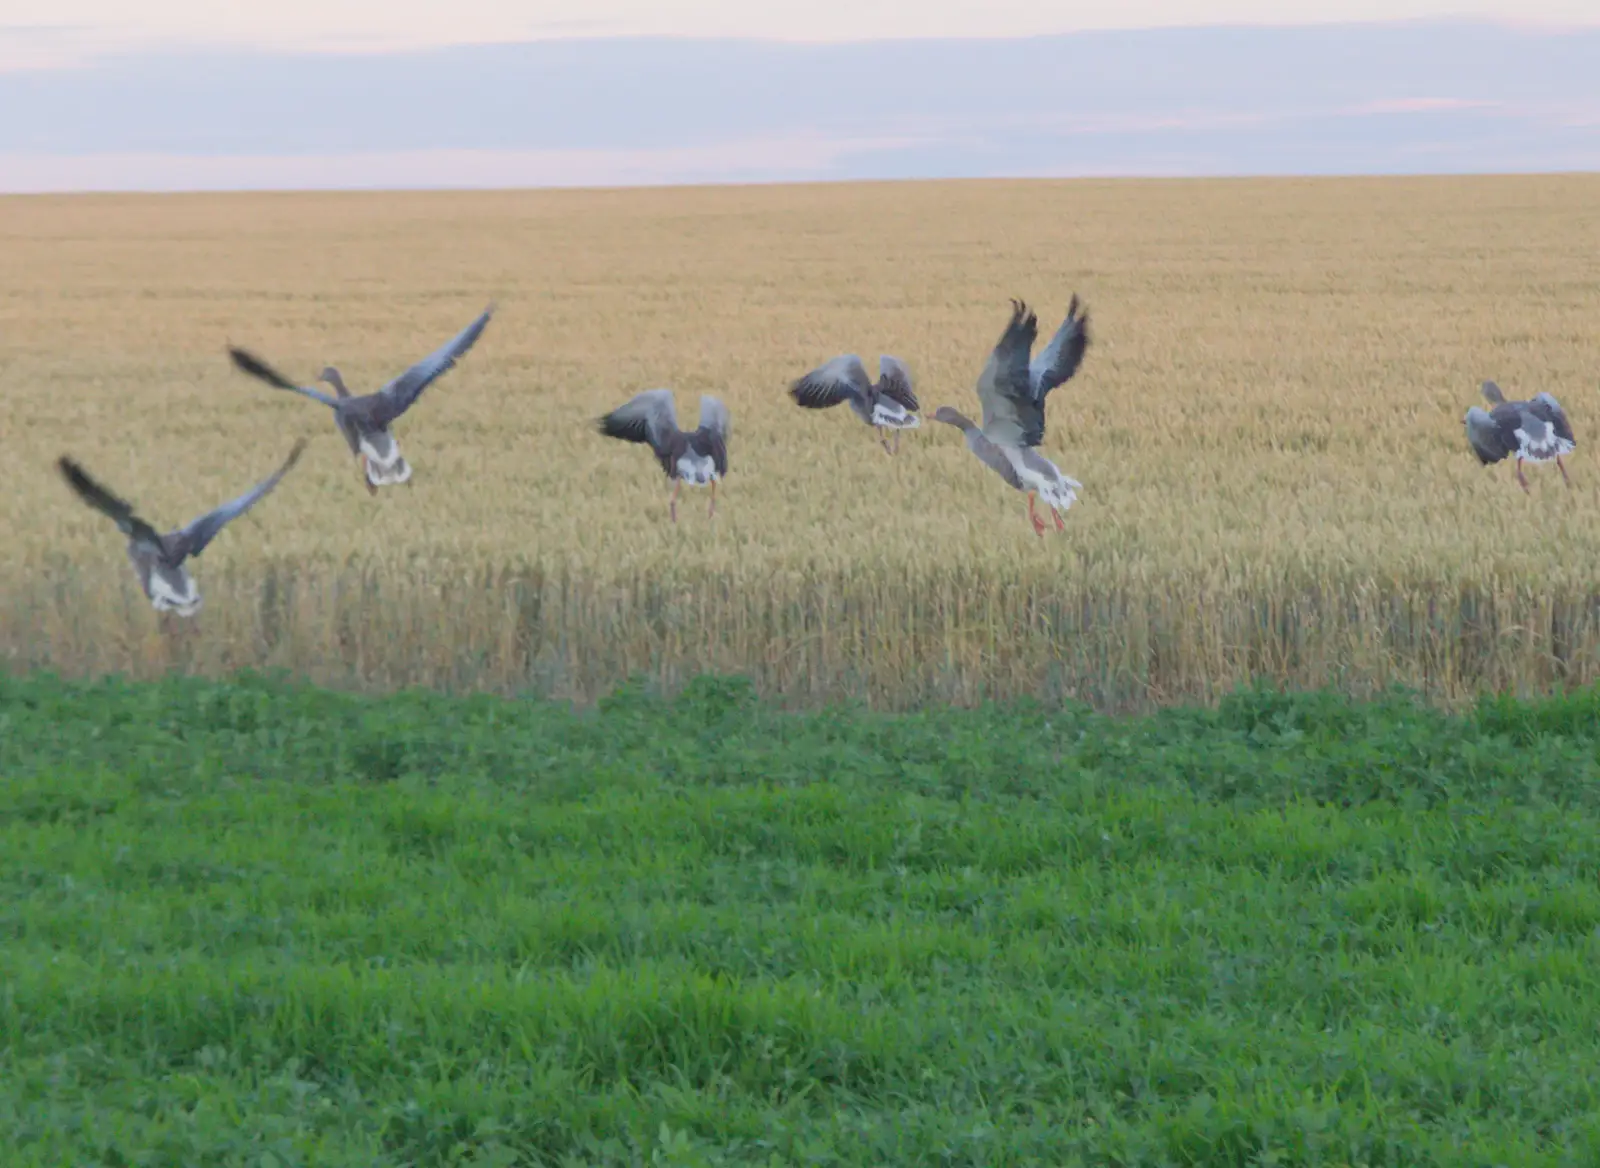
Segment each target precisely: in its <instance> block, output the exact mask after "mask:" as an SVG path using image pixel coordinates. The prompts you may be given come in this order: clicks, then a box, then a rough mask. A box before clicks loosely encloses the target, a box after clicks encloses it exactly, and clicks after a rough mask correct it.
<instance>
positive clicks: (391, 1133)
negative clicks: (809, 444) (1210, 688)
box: [0, 677, 1600, 1168]
mask: <svg viewBox="0 0 1600 1168" xmlns="http://www.w3.org/2000/svg"><path fill="white" fill-rule="evenodd" d="M0 775H3V779H0V881H3V885H0V1132H4V1133H6V1152H5V1156H4V1160H5V1162H6V1163H7V1164H8V1165H18V1166H24V1165H26V1166H41V1168H42V1166H48V1168H59V1166H60V1165H64V1164H114V1165H134V1164H137V1165H151V1166H157V1165H159V1166H162V1168H167V1166H171V1165H251V1166H252V1168H255V1166H260V1165H307V1166H311V1165H317V1166H345V1165H348V1166H352V1168H353V1166H356V1165H359V1166H361V1168H372V1166H374V1165H463V1166H465V1165H477V1166H490V1165H496V1166H501V1168H507V1166H510V1165H521V1164H529V1165H532V1164H552V1165H555V1164H561V1165H567V1164H573V1165H576V1164H586V1165H601V1164H605V1165H611V1164H618V1165H621V1164H681V1165H701V1164H704V1165H714V1164H762V1165H777V1164H859V1165H883V1164H970V1165H983V1166H989V1165H1013V1164H1039V1165H1067V1164H1086V1165H1087V1164H1095V1165H1098V1164H1169V1163H1170V1164H1240V1165H1243V1164H1291V1163H1292V1164H1434V1163H1451V1164H1455V1163H1459V1164H1484V1165H1487V1164H1494V1163H1504V1164H1515V1165H1519V1166H1520V1165H1538V1164H1567V1163H1594V1162H1596V1161H1597V1159H1600V1098H1597V1095H1600V1088H1597V1086H1596V1084H1597V1083H1600V1074H1597V1073H1596V1068H1597V1067H1600V889H1597V886H1596V879H1595V873H1596V871H1597V870H1600V781H1597V780H1600V692H1583V693H1580V694H1577V695H1573V696H1568V697H1563V698H1554V699H1547V700H1541V701H1530V702H1519V701H1514V700H1511V699H1495V700H1487V701H1485V702H1483V703H1481V704H1480V705H1479V706H1478V707H1476V708H1475V709H1473V710H1472V711H1470V712H1468V713H1466V714H1464V715H1460V716H1455V715H1450V714H1446V713H1442V712H1438V711H1434V710H1430V709H1426V708H1423V707H1421V706H1419V705H1417V704H1415V703H1414V702H1412V701H1411V700H1410V699H1408V698H1407V697H1405V696H1404V695H1398V694H1397V695H1391V696H1387V697H1385V698H1383V699H1381V700H1378V701H1374V702H1370V703H1358V702H1353V701H1351V700H1348V699H1346V698H1342V697H1338V696H1333V695H1330V694H1312V695H1292V696H1283V695H1278V694H1274V693H1270V692H1266V691H1247V692H1241V693H1239V694H1237V695H1235V696H1234V697H1232V698H1230V699H1228V700H1227V701H1225V702H1223V703H1222V704H1221V706H1220V708H1217V709H1214V710H1169V711H1165V712H1162V713H1158V714H1154V715H1151V716H1148V717H1141V718H1137V719H1122V720H1118V719H1111V718H1107V717H1103V716H1100V715H1096V714H1094V713H1091V712H1089V711H1088V710H1086V709H1080V708H1069V709H1060V708H1045V707H1043V706H1038V705H1015V706H1006V707H991V708H986V709H979V710H968V711H962V710H938V711H930V712H926V713H922V714H916V715H902V716H886V715H879V714H871V713H866V712H861V711H854V710H851V711H844V710H829V711H824V712H820V713H814V714H806V715H795V714H788V713H782V712H779V711H776V710H774V709H771V708H769V707H767V706H764V705H762V704H760V703H759V702H757V701H756V700H755V699H754V698H753V696H752V694H751V691H750V689H749V688H748V687H747V686H745V685H743V684H742V683H740V682H737V681H730V680H723V679H702V680H701V681H699V682H696V683H694V684H693V685H691V686H690V687H689V688H688V690H687V691H686V692H684V693H683V694H681V695H680V696H679V697H677V698H676V699H675V700H673V701H671V702H670V703H669V702H664V701H658V700H656V699H654V698H652V697H650V696H649V695H647V694H646V693H644V692H643V691H641V690H638V689H625V690H623V691H620V692H619V693H617V694H616V695H614V696H613V697H612V698H610V699H609V700H607V701H606V702H604V703H603V704H602V706H601V707H600V708H599V709H598V710H597V711H594V712H592V713H574V712H571V711H569V710H567V709H565V708H563V707H560V706H556V705H552V704H546V703H538V702H532V701H506V700H502V699H496V698H490V697H486V696H478V697H467V698H455V697H444V696H439V695H432V694H422V693H408V694H401V695H398V696H394V697H390V698H373V697H360V696H351V695H346V694H339V693H332V692H325V691H321V690H317V689H313V688H310V687H306V686H301V685H297V684H294V683H290V682H286V681H277V680H267V679H261V678H242V679H238V680H235V681H232V682H230V683H227V684H216V683H208V682H203V681H197V680H171V681H167V682H160V683H153V684H149V685H133V684H127V683H122V682H102V683H94V684H76V683H67V682H63V681H60V680H57V679H54V678H50V677H29V678H25V679H17V678H10V679H6V678H0Z"/></svg>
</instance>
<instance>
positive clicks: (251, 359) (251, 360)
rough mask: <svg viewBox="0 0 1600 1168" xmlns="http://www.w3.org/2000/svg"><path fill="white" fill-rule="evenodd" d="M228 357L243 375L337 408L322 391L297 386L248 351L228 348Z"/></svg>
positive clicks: (234, 347)
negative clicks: (245, 374) (246, 374)
mask: <svg viewBox="0 0 1600 1168" xmlns="http://www.w3.org/2000/svg"><path fill="white" fill-rule="evenodd" d="M228 356H229V357H231V358H233V364H234V367H235V368H237V369H238V370H239V371H240V372H241V373H248V374H249V375H250V376H251V377H254V378H256V379H257V380H260V381H265V382H266V383H267V384H268V385H270V386H273V387H274V388H276V389H287V390H289V391H290V392H292V393H300V394H304V395H305V396H306V397H309V398H311V399H313V400H314V401H319V402H321V403H322V404H323V405H325V406H333V407H337V406H338V404H339V403H338V402H337V401H335V400H334V399H333V398H331V397H329V396H328V395H327V394H325V393H323V392H321V391H320V390H316V389H312V388H311V387H310V386H306V385H296V384H295V383H294V382H292V381H290V380H289V379H288V378H287V377H285V376H284V375H283V374H281V373H279V372H278V371H277V370H276V369H274V368H273V367H272V366H271V365H268V364H267V363H266V362H265V361H263V360H262V359H261V358H260V357H257V356H256V355H255V354H254V353H252V352H250V351H249V350H247V349H240V348H237V347H236V346H234V345H229V346H228Z"/></svg>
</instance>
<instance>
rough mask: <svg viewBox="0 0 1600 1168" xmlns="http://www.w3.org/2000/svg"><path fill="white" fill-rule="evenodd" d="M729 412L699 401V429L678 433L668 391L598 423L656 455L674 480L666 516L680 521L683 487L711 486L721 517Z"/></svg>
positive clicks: (706, 397) (637, 400) (705, 397)
mask: <svg viewBox="0 0 1600 1168" xmlns="http://www.w3.org/2000/svg"><path fill="white" fill-rule="evenodd" d="M728 423H729V417H728V407H727V406H725V405H723V404H722V402H721V401H720V400H718V399H717V398H714V397H712V396H711V395H710V394H706V393H703V394H701V395H700V427H699V429H696V430H693V431H691V432H689V433H687V434H686V433H684V432H683V431H682V430H680V429H678V414H677V411H676V410H675V409H674V408H673V404H672V391H671V390H670V389H647V390H645V391H643V392H642V393H637V394H635V395H634V396H633V397H631V398H629V399H628V400H627V401H626V402H624V403H623V404H622V405H620V406H618V407H617V408H616V409H614V410H612V411H611V412H610V413H609V414H607V415H605V417H603V418H601V419H600V420H599V422H598V423H597V425H598V427H599V430H600V433H602V434H604V435H605V436H606V437H607V438H620V439H622V440H623V441H624V442H643V443H645V444H647V445H648V446H649V447H650V449H651V450H653V451H655V455H656V459H657V460H658V461H659V462H660V463H661V469H662V470H664V471H666V472H667V477H668V478H669V479H671V480H672V495H671V498H670V499H669V500H668V504H667V510H668V511H669V512H670V513H671V515H672V521H673V522H674V523H676V522H677V521H678V490H679V488H680V487H682V486H683V484H684V483H689V484H691V485H693V486H696V487H703V486H705V485H706V484H708V483H709V484H710V485H711V507H710V509H709V510H708V511H707V512H706V514H707V515H715V514H716V513H717V483H718V482H719V481H721V479H722V476H723V475H725V474H727V473H728Z"/></svg>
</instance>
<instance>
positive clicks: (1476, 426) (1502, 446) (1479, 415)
mask: <svg viewBox="0 0 1600 1168" xmlns="http://www.w3.org/2000/svg"><path fill="white" fill-rule="evenodd" d="M1514 428H1515V424H1514V423H1513V425H1512V426H1511V427H1509V428H1508V427H1506V426H1503V425H1502V424H1501V420H1500V419H1497V418H1496V417H1495V416H1494V415H1493V414H1491V413H1489V411H1488V410H1486V409H1484V408H1483V407H1482V406H1473V407H1472V408H1471V409H1469V410H1468V411H1467V441H1468V442H1470V443H1471V444H1472V451H1473V453H1474V454H1476V455H1477V456H1478V461H1479V462H1480V463H1482V464H1483V465H1485V466H1487V465H1488V464H1489V463H1491V462H1499V461H1500V460H1501V459H1502V458H1505V457H1506V455H1508V454H1510V453H1512V452H1513V451H1514V450H1516V449H1517V439H1516V436H1515V435H1514V434H1513V433H1509V432H1508V429H1514Z"/></svg>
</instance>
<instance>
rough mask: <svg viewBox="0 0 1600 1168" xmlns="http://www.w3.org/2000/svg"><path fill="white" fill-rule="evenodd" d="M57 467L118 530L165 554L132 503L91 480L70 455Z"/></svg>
mask: <svg viewBox="0 0 1600 1168" xmlns="http://www.w3.org/2000/svg"><path fill="white" fill-rule="evenodd" d="M56 467H57V468H58V469H59V470H60V471H61V474H62V477H63V478H65V479H66V480H67V485H68V486H69V487H71V488H72V489H73V491H75V492H76V493H77V495H78V498H80V499H82V500H83V501H84V502H85V503H87V504H88V505H89V506H91V507H93V508H94V509H95V510H96V511H98V512H100V513H101V514H102V515H105V516H108V517H109V518H110V519H111V520H112V522H114V523H115V524H116V525H117V529H118V530H119V531H121V532H122V534H123V535H126V536H127V537H128V538H129V539H130V540H132V541H133V542H134V543H136V544H140V545H142V546H145V547H147V548H149V549H150V550H152V551H154V552H156V553H157V554H161V552H162V551H163V548H162V546H161V536H160V534H159V533H158V532H157V531H156V529H155V528H153V527H151V526H150V524H149V523H147V522H146V521H145V520H143V519H141V518H140V517H139V516H138V515H136V514H134V511H133V505H132V504H131V503H129V502H127V501H126V500H124V499H120V498H118V497H117V496H116V495H114V494H112V493H111V491H110V490H108V489H107V488H106V487H105V486H103V485H102V484H100V483H98V482H96V481H95V480H94V479H93V478H91V477H89V473H88V472H87V471H85V470H84V469H83V467H82V466H80V465H79V464H78V463H76V462H74V461H73V460H72V459H70V458H68V457H67V456H66V455H62V456H61V457H60V458H58V459H57V460H56Z"/></svg>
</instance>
